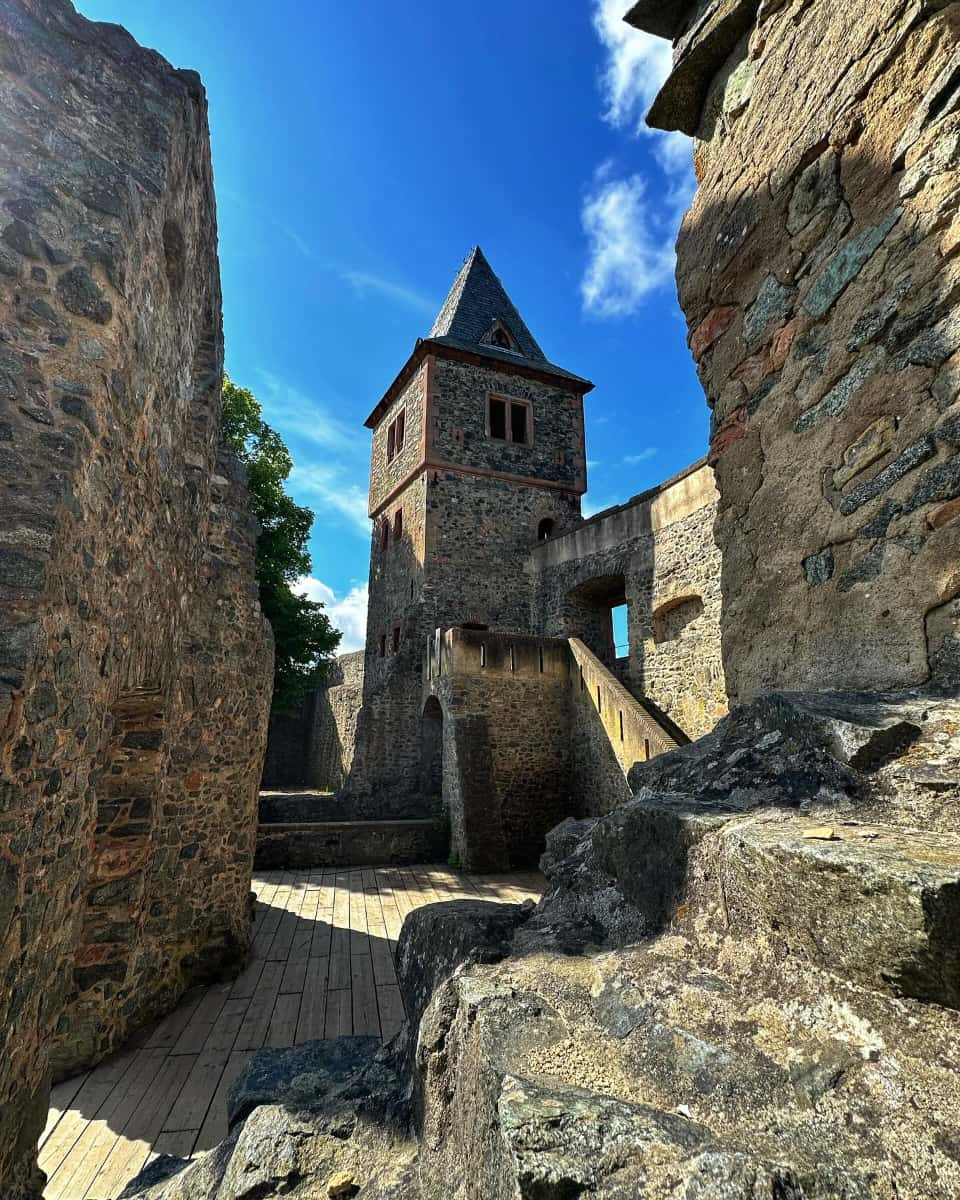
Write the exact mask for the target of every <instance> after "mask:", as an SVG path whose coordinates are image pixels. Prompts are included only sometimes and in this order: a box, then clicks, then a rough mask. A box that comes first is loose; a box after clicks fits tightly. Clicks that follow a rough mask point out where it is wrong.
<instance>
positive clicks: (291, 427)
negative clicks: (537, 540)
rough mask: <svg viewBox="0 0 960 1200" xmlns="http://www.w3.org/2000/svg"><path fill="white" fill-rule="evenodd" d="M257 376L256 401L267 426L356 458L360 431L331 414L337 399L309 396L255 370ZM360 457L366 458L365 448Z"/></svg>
mask: <svg viewBox="0 0 960 1200" xmlns="http://www.w3.org/2000/svg"><path fill="white" fill-rule="evenodd" d="M256 374H257V376H258V379H259V383H258V385H257V388H256V391H257V397H258V399H259V400H260V403H261V404H262V405H263V409H264V415H265V417H266V420H267V423H268V424H270V425H273V426H275V427H276V428H277V429H278V430H279V431H280V432H281V433H282V434H296V435H297V437H300V438H303V439H304V440H306V441H308V442H313V443H314V444H315V445H317V446H323V447H324V449H326V450H333V451H336V452H337V453H340V454H348V455H350V456H351V457H353V456H355V455H356V453H357V449H358V446H359V445H360V444H361V443H362V442H363V439H362V438H361V436H360V431H358V430H356V429H354V428H353V426H351V425H347V424H346V422H344V421H341V420H340V419H339V418H338V417H335V416H334V415H333V413H332V412H331V411H330V407H329V402H330V400H333V401H338V400H339V399H340V398H339V397H338V396H333V395H331V396H328V397H323V396H321V395H319V394H316V393H314V394H312V395H309V396H308V395H307V393H306V392H304V391H301V389H300V388H298V387H295V386H294V385H293V384H291V383H288V382H287V381H286V380H285V379H283V378H281V377H280V376H279V375H275V374H274V373H273V372H272V371H268V370H266V369H264V368H263V367H257V368H256ZM360 457H361V458H363V457H365V448H364V454H362V455H361V456H360Z"/></svg>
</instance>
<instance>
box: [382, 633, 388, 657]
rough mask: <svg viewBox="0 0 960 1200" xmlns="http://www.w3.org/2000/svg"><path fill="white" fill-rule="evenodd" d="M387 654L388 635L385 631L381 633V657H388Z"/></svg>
mask: <svg viewBox="0 0 960 1200" xmlns="http://www.w3.org/2000/svg"><path fill="white" fill-rule="evenodd" d="M386 656H387V635H386V634H385V633H381V634H380V657H381V658H386Z"/></svg>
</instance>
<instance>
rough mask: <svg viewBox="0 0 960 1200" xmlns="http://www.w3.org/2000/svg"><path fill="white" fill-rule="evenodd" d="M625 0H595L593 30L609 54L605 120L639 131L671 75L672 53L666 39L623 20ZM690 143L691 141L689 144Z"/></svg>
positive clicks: (605, 82)
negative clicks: (647, 112)
mask: <svg viewBox="0 0 960 1200" xmlns="http://www.w3.org/2000/svg"><path fill="white" fill-rule="evenodd" d="M625 10H626V5H625V4H624V2H623V0H596V3H595V5H594V10H593V27H594V29H595V30H596V31H597V36H598V37H599V38H600V41H601V42H602V43H603V46H604V49H605V50H606V51H607V64H606V67H605V68H604V72H603V77H602V89H603V98H604V101H605V103H606V106H607V107H606V111H605V112H604V114H603V116H604V120H606V121H609V122H610V124H611V125H614V126H616V127H617V128H625V127H627V126H633V128H634V129H635V130H636V131H637V132H639V131H641V130H643V129H645V128H646V127H645V126H644V125H643V124H642V122H643V118H644V116H645V114H646V111H647V109H648V108H649V107H650V105H651V104H652V103H653V99H654V97H655V96H656V94H657V92H659V90H660V88H661V87H662V86H663V84H664V81H665V80H666V78H667V76H668V75H669V74H670V67H671V61H672V51H671V48H670V43H669V42H668V41H666V40H665V39H664V38H658V37H654V36H653V35H652V34H649V33H641V32H640V30H639V29H634V28H633V26H632V25H628V24H627V23H626V21H625V20H624V19H623V15H624V12H625ZM688 144H689V142H688Z"/></svg>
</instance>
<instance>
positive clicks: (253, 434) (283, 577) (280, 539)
mask: <svg viewBox="0 0 960 1200" xmlns="http://www.w3.org/2000/svg"><path fill="white" fill-rule="evenodd" d="M222 434H223V439H224V441H225V442H226V443H227V445H229V446H231V447H232V449H233V450H234V452H235V453H236V455H237V457H238V458H239V459H240V461H241V462H242V463H244V465H245V466H246V468H247V487H248V489H249V492H250V499H251V508H252V509H253V512H254V515H255V516H256V518H257V520H258V521H259V522H260V526H261V532H260V536H259V538H258V539H257V583H258V584H259V585H260V606H261V608H262V609H263V612H264V615H265V616H266V618H267V620H268V621H269V622H270V624H271V626H272V627H273V640H274V644H275V647H276V650H275V654H276V665H275V668H274V677H273V711H274V712H279V713H282V712H290V711H291V709H293V708H295V707H296V706H297V704H298V703H299V702H300V700H302V699H303V697H304V695H305V694H306V692H307V691H309V689H310V688H311V687H313V686H314V685H315V684H316V683H317V681H318V680H319V678H320V677H321V676H322V674H323V669H324V666H325V664H326V663H327V662H328V661H329V660H330V658H331V657H332V656H333V653H334V651H335V650H336V648H337V645H338V644H339V642H340V631H339V630H337V629H334V628H333V626H332V625H331V624H330V618H329V617H328V616H327V614H326V612H325V611H324V607H323V605H322V604H320V603H318V602H317V601H315V600H308V599H307V597H306V596H305V595H301V594H298V593H296V592H295V591H294V590H293V586H292V585H293V584H295V583H296V581H297V579H298V578H299V577H300V576H301V575H307V574H309V572H310V552H309V550H308V549H307V542H308V539H309V537H310V529H311V526H312V525H313V513H312V512H311V511H310V509H309V508H301V507H300V506H299V505H297V504H294V502H293V500H292V499H291V497H290V496H288V495H287V493H286V491H284V486H283V485H284V481H285V480H286V479H287V477H288V476H289V474H290V471H291V470H292V468H293V460H292V459H291V457H290V451H289V450H288V449H287V447H286V446H285V445H284V444H283V439H282V438H281V437H280V435H279V434H278V433H277V431H276V430H275V429H271V428H270V426H269V425H268V424H267V423H266V422H265V421H264V419H263V414H262V411H261V409H260V405H259V403H258V401H257V399H256V397H255V396H254V394H253V393H252V392H251V391H250V389H249V388H241V387H237V385H236V384H235V383H234V382H233V381H232V380H231V379H229V378H228V377H227V376H224V380H223V417H222Z"/></svg>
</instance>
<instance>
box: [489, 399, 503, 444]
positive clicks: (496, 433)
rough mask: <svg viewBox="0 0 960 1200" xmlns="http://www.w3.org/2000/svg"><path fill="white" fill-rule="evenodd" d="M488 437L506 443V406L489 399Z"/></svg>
mask: <svg viewBox="0 0 960 1200" xmlns="http://www.w3.org/2000/svg"><path fill="white" fill-rule="evenodd" d="M490 436H491V437H492V438H499V439H500V440H501V441H506V438H507V406H506V404H505V403H504V401H503V400H497V399H495V398H493V397H491V398H490Z"/></svg>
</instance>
